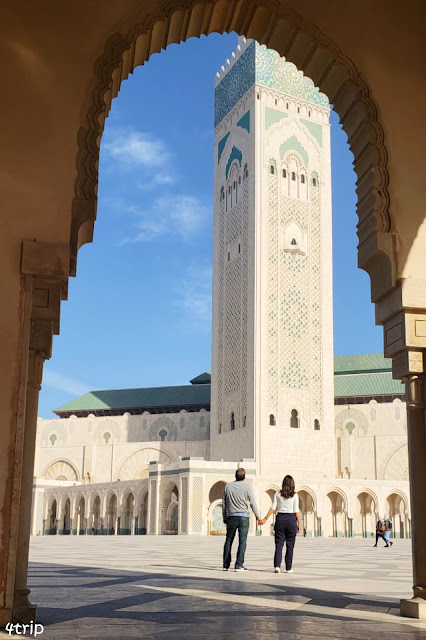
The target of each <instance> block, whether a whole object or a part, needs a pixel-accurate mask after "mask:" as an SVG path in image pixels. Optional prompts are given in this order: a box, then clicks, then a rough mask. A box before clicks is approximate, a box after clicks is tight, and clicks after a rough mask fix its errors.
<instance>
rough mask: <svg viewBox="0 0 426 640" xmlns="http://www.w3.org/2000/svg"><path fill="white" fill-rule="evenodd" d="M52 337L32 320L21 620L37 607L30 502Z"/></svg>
mask: <svg viewBox="0 0 426 640" xmlns="http://www.w3.org/2000/svg"><path fill="white" fill-rule="evenodd" d="M52 337H53V327H52V322H49V321H48V320H32V322H31V333H30V349H29V356H28V377H27V394H26V406H25V434H24V449H23V465H22V477H21V501H20V505H19V528H18V540H17V561H16V574H15V597H14V603H13V618H14V620H15V621H19V622H21V623H24V624H25V623H28V622H30V621H31V620H35V613H36V607H35V605H33V604H31V602H30V601H29V599H28V596H29V594H30V590H29V589H28V587H27V573H28V553H29V542H30V528H31V502H32V493H33V491H32V487H33V475H34V455H35V440H36V428H37V409H38V395H39V391H40V388H41V378H42V373H43V362H44V360H45V359H46V358H49V357H50V354H51V345H52Z"/></svg>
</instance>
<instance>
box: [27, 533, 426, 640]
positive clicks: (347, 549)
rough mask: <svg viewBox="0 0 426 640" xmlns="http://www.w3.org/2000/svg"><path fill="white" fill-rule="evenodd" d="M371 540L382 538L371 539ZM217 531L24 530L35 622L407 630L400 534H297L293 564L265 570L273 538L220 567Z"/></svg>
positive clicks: (394, 634) (256, 633)
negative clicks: (242, 561) (290, 569)
mask: <svg viewBox="0 0 426 640" xmlns="http://www.w3.org/2000/svg"><path fill="white" fill-rule="evenodd" d="M379 544H381V541H380V543H379ZM222 545H223V538H221V537H210V538H204V537H200V538H198V537H184V536H182V537H181V536H179V537H177V536H162V537H151V536H137V537H130V536H115V537H113V536H111V537H109V536H105V537H103V536H99V537H97V536H95V537H92V536H87V537H78V538H77V537H62V536H51V537H44V538H33V539H32V543H31V553H30V559H31V567H30V580H29V586H30V587H31V589H32V594H31V596H30V597H31V599H32V601H33V602H35V603H37V604H38V620H39V622H41V623H43V624H44V626H45V629H44V633H43V634H42V635H41V636H38V637H39V638H42V639H43V640H44V639H46V640H50V639H58V640H71V639H73V640H74V639H80V638H90V639H92V640H95V639H101V638H102V639H104V638H105V639H107V638H119V639H120V640H126V639H127V638H129V639H130V638H144V639H146V640H154V639H155V640H184V639H185V640H196V639H198V638H200V639H201V638H202V639H203V640H222V639H223V640H228V639H231V638H232V639H236V640H252V639H253V638H257V639H259V640H273V639H275V638H277V639H278V638H279V639H281V638H282V639H285V640H334V639H336V640H337V639H339V640H340V639H341V638H345V639H348V640H352V639H353V640H367V639H368V640H369V639H373V638H374V640H377V638H379V637H380V638H386V640H414V638H415V639H416V640H417V639H420V638H426V624H425V623H422V622H419V621H415V620H409V619H406V618H400V617H399V610H398V605H399V598H403V597H410V596H411V562H410V552H411V545H410V542H409V541H408V540H397V541H395V544H394V546H393V547H392V548H390V549H385V548H384V547H383V546H379V547H378V548H373V546H372V545H373V541H372V540H370V539H368V540H361V539H315V538H301V539H298V540H297V542H296V549H295V562H294V571H295V573H294V574H286V573H282V574H274V573H273V572H272V566H271V565H272V555H273V539H272V538H263V537H261V538H250V539H249V541H248V550H247V554H246V566H247V567H248V568H249V569H250V571H249V572H248V573H247V574H242V573H235V572H234V571H229V572H224V571H222V568H221V551H222Z"/></svg>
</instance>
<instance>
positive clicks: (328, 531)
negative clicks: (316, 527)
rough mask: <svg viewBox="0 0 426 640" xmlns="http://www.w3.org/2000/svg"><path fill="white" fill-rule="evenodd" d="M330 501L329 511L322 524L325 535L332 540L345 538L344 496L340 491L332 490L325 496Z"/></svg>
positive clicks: (345, 514)
mask: <svg viewBox="0 0 426 640" xmlns="http://www.w3.org/2000/svg"><path fill="white" fill-rule="evenodd" d="M327 498H328V499H329V501H330V510H329V512H328V514H327V518H326V522H325V523H324V531H325V535H328V536H332V537H333V538H342V537H346V536H347V511H346V504H347V501H346V496H345V495H344V494H343V493H341V492H340V491H337V490H334V491H330V492H329V493H328V494H327Z"/></svg>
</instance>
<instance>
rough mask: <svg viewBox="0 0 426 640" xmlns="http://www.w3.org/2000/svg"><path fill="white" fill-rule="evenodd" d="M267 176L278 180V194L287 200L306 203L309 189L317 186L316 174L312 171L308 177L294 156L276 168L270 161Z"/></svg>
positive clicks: (273, 162)
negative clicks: (287, 198)
mask: <svg viewBox="0 0 426 640" xmlns="http://www.w3.org/2000/svg"><path fill="white" fill-rule="evenodd" d="M269 174H270V175H271V176H275V175H276V176H278V177H279V178H280V183H279V184H280V194H281V195H283V196H287V197H289V198H296V199H298V200H304V201H307V200H308V197H309V192H310V189H316V188H317V187H318V186H319V181H318V174H317V173H316V172H315V171H313V172H312V174H311V175H310V176H309V175H308V171H307V170H306V168H305V167H303V165H302V164H301V162H300V161H299V160H298V159H297V158H296V156H295V155H292V156H290V157H289V158H288V159H287V162H284V163H283V164H282V165H281V166H277V163H276V162H275V160H271V161H270V163H269Z"/></svg>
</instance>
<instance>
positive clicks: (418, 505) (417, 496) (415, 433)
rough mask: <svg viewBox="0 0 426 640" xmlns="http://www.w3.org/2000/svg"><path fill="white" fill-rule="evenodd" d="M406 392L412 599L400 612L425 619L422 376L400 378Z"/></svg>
mask: <svg viewBox="0 0 426 640" xmlns="http://www.w3.org/2000/svg"><path fill="white" fill-rule="evenodd" d="M403 380H404V382H405V386H406V394H407V432H408V460H409V472H410V499H411V520H412V539H411V543H412V549H413V598H412V599H411V600H401V615H403V616H408V617H410V618H426V535H425V531H426V492H425V488H424V487H425V479H426V419H425V418H426V416H425V399H426V398H425V391H426V390H425V375H424V374H421V375H410V376H407V377H405V378H403Z"/></svg>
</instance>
